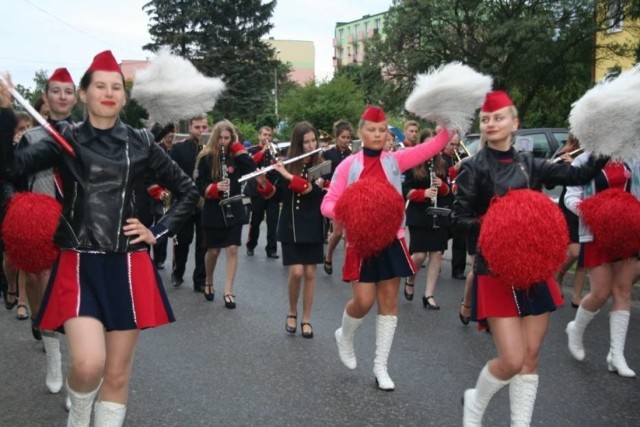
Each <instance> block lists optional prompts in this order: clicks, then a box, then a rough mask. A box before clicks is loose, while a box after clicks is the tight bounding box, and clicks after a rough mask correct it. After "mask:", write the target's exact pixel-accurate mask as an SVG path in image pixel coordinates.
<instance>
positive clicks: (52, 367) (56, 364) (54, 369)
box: [42, 331, 63, 393]
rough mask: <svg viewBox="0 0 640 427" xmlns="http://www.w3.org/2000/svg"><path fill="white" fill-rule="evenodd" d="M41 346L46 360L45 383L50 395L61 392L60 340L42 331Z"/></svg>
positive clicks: (49, 332) (55, 334)
mask: <svg viewBox="0 0 640 427" xmlns="http://www.w3.org/2000/svg"><path fill="white" fill-rule="evenodd" d="M42 344H43V345H44V349H45V352H46V358H47V377H46V379H45V383H46V384H47V388H48V389H49V392H51V393H59V392H60V390H62V384H63V381H62V357H61V355H60V340H59V339H58V334H57V333H56V332H53V331H42Z"/></svg>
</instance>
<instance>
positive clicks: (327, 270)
mask: <svg viewBox="0 0 640 427" xmlns="http://www.w3.org/2000/svg"><path fill="white" fill-rule="evenodd" d="M323 267H324V272H325V273H327V274H328V275H329V276H331V273H333V263H332V262H331V261H327V260H326V259H325V260H324V266H323Z"/></svg>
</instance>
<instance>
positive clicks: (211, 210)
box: [196, 150, 256, 228]
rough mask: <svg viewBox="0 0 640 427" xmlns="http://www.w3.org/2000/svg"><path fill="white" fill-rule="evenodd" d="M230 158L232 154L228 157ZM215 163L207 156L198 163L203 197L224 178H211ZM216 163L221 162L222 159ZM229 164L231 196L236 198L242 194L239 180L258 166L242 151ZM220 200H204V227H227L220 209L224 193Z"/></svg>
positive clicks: (197, 179) (220, 194) (199, 185)
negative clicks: (212, 163)
mask: <svg viewBox="0 0 640 427" xmlns="http://www.w3.org/2000/svg"><path fill="white" fill-rule="evenodd" d="M228 156H230V154H229V155H228ZM212 161H214V157H213V156H207V157H203V158H202V159H200V162H199V163H198V170H197V171H196V184H197V185H198V191H199V192H200V195H201V196H202V197H205V195H206V191H207V187H208V186H209V185H210V184H214V183H218V182H219V181H222V177H221V176H220V177H215V178H214V177H212V176H211V162H212ZM215 161H218V162H220V161H221V160H220V157H218V158H216V159H215ZM227 164H228V177H229V182H230V183H231V189H230V191H229V195H228V196H229V197H230V196H236V195H238V194H240V190H241V184H240V183H239V182H238V179H240V177H241V176H242V175H246V174H248V173H251V172H253V171H255V170H256V164H255V162H254V161H253V159H252V158H251V156H250V155H249V154H247V152H246V151H244V150H243V151H241V152H239V153H238V154H237V155H235V156H234V157H233V162H231V161H230V159H227ZM218 194H219V196H220V198H219V199H208V198H205V199H204V206H203V208H202V209H203V210H202V226H203V227H220V228H223V227H225V222H224V218H223V210H222V209H221V208H220V199H222V198H224V197H227V195H224V194H223V193H218Z"/></svg>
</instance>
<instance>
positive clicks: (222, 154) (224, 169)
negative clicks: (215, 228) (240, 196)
mask: <svg viewBox="0 0 640 427" xmlns="http://www.w3.org/2000/svg"><path fill="white" fill-rule="evenodd" d="M220 161H221V162H222V180H223V181H226V182H228V183H229V189H228V190H225V191H223V193H222V194H223V195H224V199H222V200H220V206H221V207H222V210H223V211H224V213H225V217H226V218H227V219H233V218H234V216H233V212H231V211H230V210H229V208H227V203H223V202H224V201H225V200H227V199H229V192H230V191H231V182H230V181H229V168H228V166H227V155H226V152H225V149H224V145H222V146H220Z"/></svg>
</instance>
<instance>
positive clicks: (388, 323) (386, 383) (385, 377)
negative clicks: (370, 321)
mask: <svg viewBox="0 0 640 427" xmlns="http://www.w3.org/2000/svg"><path fill="white" fill-rule="evenodd" d="M397 325H398V316H383V315H378V316H376V357H375V359H373V374H374V375H375V376H376V382H377V383H378V388H379V389H380V390H384V391H393V390H394V389H395V387H396V386H395V384H394V383H393V381H392V380H391V377H390V376H389V373H388V372H387V360H388V359H389V352H390V351H391V344H392V343H393V335H394V334H395V332H396V326H397Z"/></svg>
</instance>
